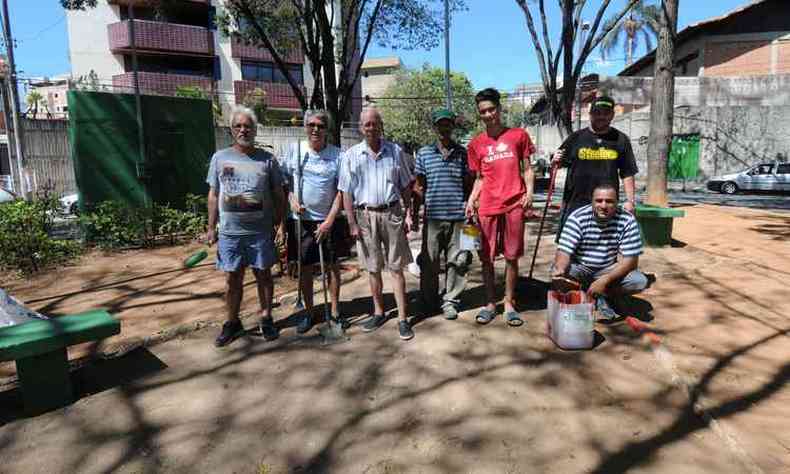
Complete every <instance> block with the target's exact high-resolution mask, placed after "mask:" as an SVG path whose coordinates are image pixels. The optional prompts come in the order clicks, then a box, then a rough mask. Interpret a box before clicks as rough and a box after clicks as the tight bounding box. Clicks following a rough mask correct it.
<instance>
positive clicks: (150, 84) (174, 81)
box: [112, 72, 213, 96]
mask: <svg viewBox="0 0 790 474" xmlns="http://www.w3.org/2000/svg"><path fill="white" fill-rule="evenodd" d="M133 76H134V74H133V73H131V72H127V73H124V74H119V75H117V76H113V77H112V85H113V87H114V88H115V90H116V92H119V93H131V92H134V77H133ZM137 81H138V83H139V84H140V92H141V93H143V94H147V95H169V96H172V95H175V93H176V91H177V90H178V88H179V87H199V88H201V89H203V90H205V91H207V92H208V91H210V90H211V86H212V82H213V80H212V79H211V78H210V77H206V76H190V75H186V74H168V73H163V72H138V73H137Z"/></svg>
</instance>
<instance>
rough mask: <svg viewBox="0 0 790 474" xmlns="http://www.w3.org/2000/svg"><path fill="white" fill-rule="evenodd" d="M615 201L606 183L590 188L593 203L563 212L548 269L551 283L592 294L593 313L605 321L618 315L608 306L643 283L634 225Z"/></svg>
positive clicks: (639, 242)
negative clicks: (577, 285)
mask: <svg viewBox="0 0 790 474" xmlns="http://www.w3.org/2000/svg"><path fill="white" fill-rule="evenodd" d="M617 203H618V196H617V189H616V188H615V187H614V186H612V185H611V184H600V185H598V186H596V187H595V189H593V192H592V204H591V205H587V206H584V207H580V208H579V209H577V210H575V211H573V212H572V213H571V214H570V216H568V219H567V221H566V223H565V225H564V226H563V228H562V233H561V234H560V239H559V243H558V245H557V255H556V257H555V258H554V269H553V271H552V277H553V278H554V281H555V282H563V281H565V282H567V280H568V279H570V280H575V281H577V282H579V283H580V284H581V287H582V288H583V289H586V290H587V293H588V294H589V295H590V296H592V297H593V298H595V306H596V310H597V311H598V317H599V318H600V319H603V320H608V321H611V320H614V319H616V318H618V317H619V316H618V314H617V312H616V311H615V309H614V308H613V307H616V306H617V299H618V297H620V296H623V295H633V294H635V293H639V292H640V291H642V290H644V289H645V288H647V286H648V279H647V277H646V276H645V274H644V273H642V272H640V271H639V270H637V266H638V264H639V255H640V254H641V253H642V236H641V235H640V233H639V225H638V224H637V222H636V218H634V216H633V215H632V214H630V213H628V212H626V211H625V210H623V209H622V208H621V207H619V206H618V205H617ZM555 286H560V287H562V286H563V285H556V284H555Z"/></svg>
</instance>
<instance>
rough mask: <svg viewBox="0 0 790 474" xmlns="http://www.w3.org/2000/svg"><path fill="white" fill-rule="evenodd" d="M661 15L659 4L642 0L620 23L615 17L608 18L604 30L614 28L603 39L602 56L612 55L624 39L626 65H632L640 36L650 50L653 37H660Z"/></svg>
mask: <svg viewBox="0 0 790 474" xmlns="http://www.w3.org/2000/svg"><path fill="white" fill-rule="evenodd" d="M660 15H661V8H660V7H659V6H658V5H654V4H648V3H647V2H646V1H645V0H640V1H638V2H636V4H635V5H634V6H633V8H631V11H630V12H629V13H628V15H627V16H625V17H623V18H622V19H621V20H620V22H619V23H617V24H615V19H614V18H610V19H608V20H607V21H606V23H605V24H604V27H603V28H604V31H605V30H606V29H607V28H610V27H611V28H612V30H611V31H610V32H609V34H608V35H606V37H605V38H604V39H603V41H601V57H603V58H604V59H606V56H607V55H611V54H612V53H613V52H614V51H615V49H617V46H618V44H620V42H621V41H622V45H623V49H624V50H625V57H626V59H625V65H626V66H628V65H630V64H631V63H633V62H634V53H635V52H636V47H637V46H638V43H639V41H638V40H637V39H638V37H641V38H642V40H643V42H644V45H645V48H646V49H647V50H648V51H650V50H652V49H653V38H657V37H658V30H659V28H660V26H659V25H660V23H659V20H660Z"/></svg>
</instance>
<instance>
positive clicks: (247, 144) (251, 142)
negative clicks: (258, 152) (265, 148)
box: [236, 137, 255, 147]
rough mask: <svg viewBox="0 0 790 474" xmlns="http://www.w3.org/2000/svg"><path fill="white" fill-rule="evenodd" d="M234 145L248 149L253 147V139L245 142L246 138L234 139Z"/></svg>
mask: <svg viewBox="0 0 790 474" xmlns="http://www.w3.org/2000/svg"><path fill="white" fill-rule="evenodd" d="M236 143H238V144H239V145H241V146H244V147H250V146H253V145H255V138H252V139H250V140H247V139H246V138H243V137H237V138H236Z"/></svg>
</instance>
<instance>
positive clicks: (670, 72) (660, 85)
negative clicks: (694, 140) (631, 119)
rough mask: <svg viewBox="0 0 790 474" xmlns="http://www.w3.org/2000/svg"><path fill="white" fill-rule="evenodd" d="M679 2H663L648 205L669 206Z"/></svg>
mask: <svg viewBox="0 0 790 474" xmlns="http://www.w3.org/2000/svg"><path fill="white" fill-rule="evenodd" d="M678 3H679V0H662V1H661V15H660V17H659V18H660V20H661V23H660V25H661V27H660V30H659V33H658V48H657V49H656V60H655V61H656V62H655V72H654V76H653V91H652V97H651V99H650V136H649V137H648V141H647V200H646V203H647V204H652V205H654V206H662V207H663V206H666V205H667V202H668V200H667V157H668V156H669V149H670V146H671V145H672V122H673V115H674V107H675V70H674V67H673V66H674V57H675V38H676V35H677V27H678Z"/></svg>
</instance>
